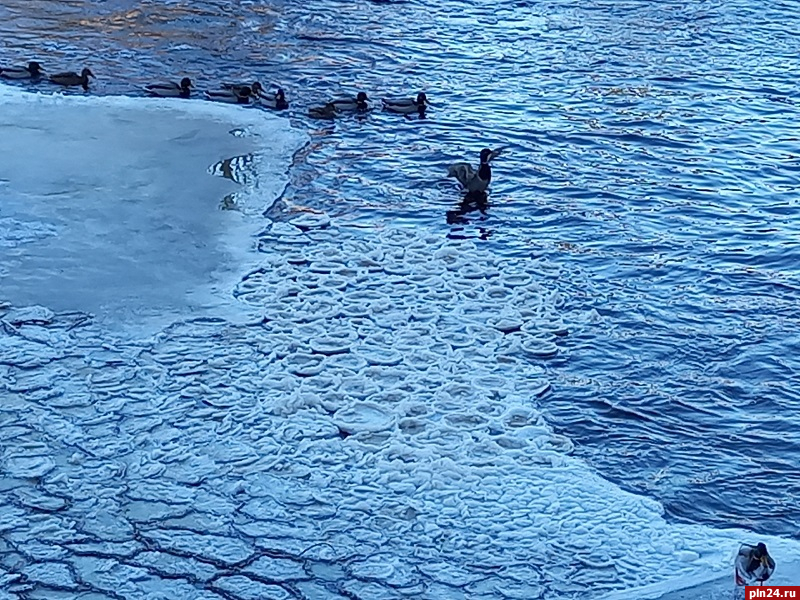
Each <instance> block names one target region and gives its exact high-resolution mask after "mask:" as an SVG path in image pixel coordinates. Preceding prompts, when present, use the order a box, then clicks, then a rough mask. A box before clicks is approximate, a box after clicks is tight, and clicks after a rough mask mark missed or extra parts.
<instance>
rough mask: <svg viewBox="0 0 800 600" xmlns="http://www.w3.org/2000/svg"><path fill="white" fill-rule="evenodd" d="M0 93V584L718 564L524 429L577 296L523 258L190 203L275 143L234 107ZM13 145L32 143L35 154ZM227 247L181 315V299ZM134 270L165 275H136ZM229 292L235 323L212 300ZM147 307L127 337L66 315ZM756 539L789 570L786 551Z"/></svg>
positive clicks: (668, 580) (487, 591)
mask: <svg viewBox="0 0 800 600" xmlns="http://www.w3.org/2000/svg"><path fill="white" fill-rule="evenodd" d="M0 103H2V104H3V109H4V110H3V117H2V119H3V121H2V122H3V123H4V125H3V127H4V130H7V129H8V128H9V127H14V128H18V129H19V128H22V129H24V131H22V132H18V133H19V136H20V137H19V138H17V139H24V140H25V143H24V144H18V145H19V146H20V147H19V148H17V151H18V156H16V157H14V158H13V159H11V162H10V163H7V164H13V165H14V168H13V169H11V170H10V171H5V172H3V175H2V177H3V178H4V180H5V182H4V184H3V190H4V195H3V197H4V200H3V204H2V211H3V212H2V218H3V219H5V220H6V221H5V223H7V224H8V226H7V227H6V226H4V229H3V236H4V237H3V238H2V240H3V252H4V253H6V252H7V253H9V255H11V256H16V258H14V260H10V261H8V262H7V261H6V260H4V261H3V268H4V269H6V270H7V273H6V272H4V273H3V279H2V282H3V283H2V288H0V289H2V294H3V298H4V299H6V300H8V301H9V303H8V304H5V305H3V308H2V309H0V321H2V328H1V329H0V386H2V387H0V390H2V402H0V469H2V474H1V475H0V534H2V535H1V536H0V598H2V599H4V598H31V599H33V598H37V599H38V598H79V597H83V596H81V594H84V593H85V594H86V595H85V597H86V598H92V599H103V598H125V599H132V600H133V599H143V598H146V599H151V598H152V599H156V598H171V599H178V600H181V599H186V600H195V599H209V600H210V599H221V598H234V599H246V600H249V599H255V598H258V599H270V598H274V599H282V598H309V599H318V598H319V599H323V598H324V599H328V598H331V599H338V598H361V599H364V600H372V599H375V600H382V599H397V598H415V599H430V600H434V599H436V600H441V599H476V600H489V599H497V600H499V599H505V598H511V599H520V600H521V599H534V598H601V597H603V596H604V595H605V596H606V597H607V598H609V599H611V598H640V597H656V596H658V595H663V594H665V593H670V592H674V590H676V589H678V588H680V587H685V584H686V583H687V582H688V583H691V584H692V585H693V586H695V587H694V588H693V589H694V590H695V591H696V592H697V593H698V594H700V595H698V596H686V597H687V598H688V597H693V598H694V597H696V598H712V597H714V596H713V595H707V596H704V595H702V594H704V593H706V592H704V591H703V590H704V589H706V588H704V587H703V585H706V586H708V585H712V587H713V585H714V584H713V582H714V581H715V580H718V579H719V578H720V577H722V578H725V577H727V578H728V580H730V577H731V569H730V564H731V562H730V561H731V557H732V552H734V551H735V549H736V548H738V545H739V542H740V541H742V540H743V539H752V537H753V536H752V535H751V534H749V533H748V532H743V531H733V530H730V531H718V530H713V529H710V528H707V527H703V526H691V525H677V524H670V523H668V522H667V521H666V520H665V519H664V518H663V514H662V512H663V511H662V508H661V506H660V505H659V504H658V503H657V502H655V501H653V500H651V499H648V498H645V497H641V496H636V495H633V494H630V493H627V492H624V491H622V490H620V489H619V488H618V487H616V486H614V485H612V484H611V483H609V482H607V481H605V480H604V479H602V478H601V477H599V476H598V475H597V474H596V473H594V472H593V471H592V470H591V469H589V467H588V466H587V465H586V464H584V463H583V462H581V461H580V460H578V459H576V458H574V457H572V456H571V451H572V444H571V442H570V440H569V439H568V438H566V437H564V436H561V435H557V434H555V433H554V432H553V430H552V429H551V428H550V426H549V425H548V423H547V421H546V419H545V414H546V405H545V403H546V396H543V394H544V393H545V392H546V391H547V390H548V389H549V388H550V386H551V381H550V375H549V372H548V369H547V363H548V361H549V360H551V357H552V356H554V355H556V356H557V355H558V354H559V353H561V352H563V347H562V346H561V344H562V340H563V336H564V335H565V334H568V335H574V334H578V333H580V331H581V328H583V327H586V326H587V324H590V323H592V322H593V321H594V320H596V319H598V318H600V317H599V316H598V315H597V314H596V313H594V312H585V313H584V312H581V311H578V310H575V309H571V308H569V306H570V303H569V302H567V299H565V298H563V297H561V296H560V295H559V294H558V293H557V292H556V291H555V290H552V289H549V288H548V286H547V285H544V284H543V283H541V282H542V281H545V280H544V278H543V277H542V274H543V273H548V272H550V271H551V270H552V269H553V267H552V266H551V265H549V264H548V263H547V262H546V261H543V260H533V259H529V260H519V259H505V258H502V257H499V256H497V255H496V254H493V253H492V252H491V250H490V249H488V248H487V247H486V246H485V245H480V244H476V243H473V242H471V241H453V240H448V239H446V238H445V237H444V236H443V235H439V234H435V233H431V232H426V231H423V230H418V229H410V228H402V227H396V226H393V225H392V224H391V223H377V222H376V223H375V225H374V228H372V229H365V228H364V227H363V226H360V227H355V226H348V225H346V224H339V223H337V222H336V221H335V220H332V219H329V218H327V216H325V215H298V216H297V217H296V218H294V219H291V220H290V221H289V222H288V223H273V224H267V226H266V227H264V226H263V225H264V224H263V222H260V220H259V219H261V217H260V216H259V212H260V209H261V208H262V207H263V204H259V205H258V206H256V205H255V204H254V205H252V206H251V207H250V208H248V205H247V201H245V203H244V206H243V208H242V210H241V211H219V210H218V204H219V201H220V199H221V198H222V197H223V196H225V195H226V194H228V193H230V192H231V191H232V190H235V189H237V188H236V186H234V185H233V184H232V183H230V182H228V181H226V180H225V179H224V178H217V179H214V177H213V172H214V171H216V170H218V169H215V168H214V167H213V165H214V164H216V163H217V162H218V161H219V160H220V159H221V158H223V157H225V156H242V155H246V154H248V153H252V154H254V155H258V156H260V157H261V158H260V159H258V160H257V161H256V164H257V168H256V169H254V170H253V171H252V173H251V174H250V175H249V177H250V178H251V181H250V182H249V184H248V185H252V186H255V188H256V189H257V190H258V191H259V192H258V194H260V195H261V196H260V197H261V198H262V201H263V203H267V202H268V200H269V199H271V198H274V197H275V195H277V194H278V193H279V192H280V189H281V187H282V185H283V182H284V181H285V172H286V169H287V168H288V165H289V161H290V159H291V152H292V150H293V149H294V148H296V147H297V146H298V145H299V144H300V143H302V141H303V139H304V138H303V136H302V135H300V134H299V133H298V132H296V131H294V130H292V129H290V128H289V126H288V123H287V122H286V121H285V120H282V119H276V118H274V117H272V116H268V115H265V114H263V113H261V112H258V111H248V110H241V109H239V108H238V107H216V106H209V105H208V104H204V103H200V102H169V103H164V102H163V101H153V102H150V101H144V100H138V99H137V100H132V99H114V98H110V99H98V98H93V99H73V98H43V97H39V96H30V95H26V94H21V93H19V92H10V91H4V92H2V95H0ZM88 111H92V114H94V113H95V111H97V112H99V113H100V114H101V115H104V116H101V117H98V118H100V119H105V124H104V125H103V127H97V126H95V129H102V131H94V132H93V131H92V127H91V125H92V123H94V122H95V121H94V119H93V118H89V117H88V115H87V112H88ZM15 112H16V113H19V115H20V119H23V121H24V122H25V123H26V125H25V126H24V127H23V126H21V125H20V124H19V123H20V120H19V119H14V118H12V117H9V115H12V116H13V114H14V113H15ZM25 119H27V120H25ZM11 122H13V123H14V125H9V123H11ZM117 127H118V128H119V129H120V131H119V132H117V133H116V134H115V133H114V131H115V128H117ZM236 127H241V128H243V129H246V130H249V131H251V133H252V135H244V136H231V135H230V134H229V131H230V130H231V129H232V128H236ZM144 133H147V137H151V136H152V137H155V138H156V139H157V140H159V141H158V142H157V143H155V147H154V145H153V143H144V137H146V136H144ZM8 138H9V136H8V135H6V136H3V141H2V142H0V144H2V145H3V146H2V147H3V151H4V153H8V152H9V150H10V149H12V148H13V147H14V143H13V142H10V141H9V139H8ZM121 139H124V140H125V142H126V145H125V149H122V146H123V144H122V142H121V141H119V140H121ZM276 140H277V141H276ZM40 146H41V148H39V147H40ZM109 147H112V148H114V149H115V152H116V151H117V150H119V152H120V155H119V156H117V155H114V156H105V153H106V150H107V148H109ZM58 148H69V152H68V154H69V155H70V156H69V157H65V156H62V155H63V154H67V152H65V151H58V150H57V149H58ZM42 156H48V159H47V160H48V161H52V162H51V163H49V164H56V165H60V166H58V167H57V168H56V169H55V172H53V173H51V172H49V171H48V168H46V167H44V168H41V169H39V170H41V173H39V176H38V177H37V176H36V175H37V169H36V168H34V167H33V166H31V164H30V161H31V160H37V157H39V159H41V157H42ZM77 156H82V157H84V158H86V159H88V162H89V163H91V164H93V165H95V166H96V168H94V169H88V170H87V168H86V167H85V166H84V167H81V166H80V165H85V163H86V161H85V160H84V161H78V160H77V159H76V158H75V157H77ZM23 157H27V159H26V160H23ZM6 166H7V165H6ZM4 168H5V166H4ZM209 168H210V170H211V171H212V173H208V172H207V171H208V170H209ZM223 170H224V169H223ZM15 172H19V173H23V174H24V175H25V177H21V179H19V181H20V183H19V184H17V183H15V179H14V177H12V176H10V175H9V174H6V173H11V174H13V173H15ZM129 173H130V176H129V175H128V174H129ZM258 194H256V195H255V196H248V198H249V200H248V201H250V202H255V200H254V198H255V197H258ZM112 198H116V199H115V200H114V202H115V203H116V204H117V205H120V206H118V207H117V208H118V209H117V210H114V209H112V208H110V207H108V206H107V204H108V203H109V202H111V199H112ZM143 198H146V201H145V200H143ZM125 202H127V203H128V204H129V205H125V206H124V207H122V205H123V204H124V203H125ZM76 204H79V205H81V206H79V208H77V209H75V210H78V211H79V212H80V214H81V217H80V219H79V220H78V221H77V222H79V223H83V224H84V225H85V226H84V228H82V229H73V227H74V226H75V222H73V221H72V220H71V219H73V218H74V211H73V208H74V207H75V205H76ZM122 220H124V222H121V221H122ZM163 222H168V223H169V224H170V225H169V227H170V228H171V230H170V231H164V232H161V233H159V232H158V231H156V232H153V229H157V226H156V225H157V223H163ZM137 228H138V229H139V230H147V231H148V234H147V235H145V234H144V233H141V237H138V238H137V241H135V242H134V241H133V240H129V241H128V242H125V243H127V244H128V245H127V246H125V248H126V250H127V252H129V253H130V252H132V251H133V249H135V250H136V251H137V252H141V255H142V256H143V259H142V263H141V264H142V265H151V270H153V271H155V273H152V272H151V271H149V270H147V269H143V271H142V272H141V273H139V274H138V275H136V274H132V275H131V276H130V277H129V278H128V276H127V275H125V274H126V273H128V267H127V266H125V267H124V268H123V267H122V266H121V265H123V264H125V263H124V254H125V253H118V252H117V253H115V251H116V250H117V249H118V246H117V244H118V243H123V242H122V241H121V240H119V239H117V238H120V237H123V238H124V237H125V236H126V235H127V236H129V237H136V235H138V234H136V231H135V230H136V229H137ZM178 230H180V231H178ZM10 231H11V232H12V233H11V234H9V232H10ZM108 231H110V232H111V233H110V234H109V233H107V232H108ZM231 231H233V232H234V233H235V235H230V234H231ZM245 231H246V232H247V235H244V234H243V232H245ZM255 231H258V232H259V233H258V247H259V248H261V252H262V253H261V254H260V255H258V256H257V257H256V259H255V261H256V262H254V261H253V258H252V256H251V255H249V254H248V250H249V248H251V247H254V246H255V244H253V243H252V239H251V238H250V236H251V235H252V234H253V232H255ZM179 234H180V235H179ZM104 235H108V236H109V237H110V238H111V239H106V240H103V245H102V246H100V245H99V242H97V237H98V236H100V237H102V236H104ZM150 235H152V237H148V236H150ZM48 240H49V241H48ZM237 243H238V244H240V247H239V248H238V249H237V246H236V244H237ZM37 244H38V245H39V250H37V251H34V250H32V249H31V250H30V251H29V250H28V249H27V248H34V247H36V245H37ZM187 246H191V247H187ZM87 248H88V249H94V250H95V251H96V254H94V255H93V256H89V257H86V258H85V262H84V258H83V257H84V255H86V254H87V252H88V249H87ZM220 248H225V249H227V254H225V253H221V252H220ZM23 249H25V250H24V251H23ZM15 253H16V254H15ZM231 257H233V258H231ZM248 257H249V258H248ZM237 258H238V259H241V260H237ZM245 263H247V264H246V267H245ZM476 265H480V269H477V268H476ZM234 268H235V269H237V271H236V275H237V276H236V277H235V278H234V279H232V281H233V283H231V284H230V287H229V288H225V287H224V285H223V284H222V283H220V284H219V285H218V288H217V291H216V292H215V293H216V294H217V295H218V296H219V297H220V298H222V296H224V295H227V300H225V301H223V300H220V301H219V304H218V305H217V306H216V307H214V306H211V307H209V306H206V308H204V309H203V312H202V314H201V316H203V317H206V318H196V317H197V316H198V313H197V312H196V310H195V308H196V307H195V306H193V305H192V303H191V301H186V300H185V294H187V293H189V294H191V293H192V292H195V291H196V290H197V289H198V288H204V287H205V286H206V285H207V281H208V279H209V277H210V276H211V275H212V274H216V273H218V272H219V271H220V269H222V271H224V272H228V273H230V272H231V271H232V270H233V269H234ZM58 269H72V272H73V273H75V274H76V275H74V276H73V277H75V278H77V280H73V279H70V277H69V276H67V275H65V274H61V272H60V271H59V270H58ZM118 269H122V271H123V273H122V274H120V273H119V272H118ZM20 274H22V275H20ZM26 277H27V279H26ZM81 277H82V278H83V279H80V278H81ZM137 277H138V279H137ZM156 277H161V278H162V279H164V280H168V281H169V285H167V286H166V289H165V290H159V289H147V290H145V291H146V294H144V293H142V294H141V295H140V293H139V292H140V291H141V290H142V288H143V287H146V288H158V285H156V284H157V281H156V279H154V278H156ZM215 277H216V275H215ZM229 280H230V279H225V278H219V280H218V281H220V282H224V281H229ZM190 298H192V296H191V295H190ZM228 304H235V305H236V306H239V307H240V308H241V309H242V310H243V311H244V314H250V315H253V318H252V319H249V320H244V321H242V320H229V319H227V318H213V317H220V316H222V317H227V316H228V315H229V311H230V309H229V308H228ZM31 305H39V306H38V307H36V306H31ZM104 311H105V312H104ZM163 311H166V312H168V313H169V315H170V324H169V325H168V326H166V327H164V328H163V330H161V331H158V332H157V333H156V334H155V335H150V334H149V332H147V334H145V333H146V332H139V334H138V335H134V332H132V330H131V329H126V330H125V331H118V330H116V329H115V328H114V327H113V323H112V324H107V323H106V322H104V321H103V320H102V319H100V320H94V321H93V320H90V319H86V318H85V317H84V316H83V315H84V314H85V313H87V312H98V313H100V314H106V315H108V320H109V321H111V320H113V319H116V318H118V317H119V315H122V318H125V319H129V320H130V318H131V315H139V314H145V315H149V314H151V313H161V312H163ZM759 539H764V540H765V541H766V542H767V544H768V546H769V548H770V551H771V552H772V553H773V555H774V556H775V558H776V561H777V563H778V570H777V573H776V577H778V576H780V577H786V576H788V571H787V570H783V571H782V569H785V567H784V565H788V564H789V563H790V562H791V559H792V557H794V556H796V555H797V548H798V546H797V544H796V543H795V542H791V541H786V540H776V539H770V538H763V537H762V538H759ZM720 581H721V580H720ZM707 582H712V584H708V583H707ZM727 589H728V592H729V591H730V587H728V588H727ZM709 593H712V594H713V593H714V592H713V591H712V592H709ZM674 597H675V598H677V597H682V596H674ZM669 598H670V599H671V598H673V596H669Z"/></svg>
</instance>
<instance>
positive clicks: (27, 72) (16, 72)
mask: <svg viewBox="0 0 800 600" xmlns="http://www.w3.org/2000/svg"><path fill="white" fill-rule="evenodd" d="M42 75H46V73H45V72H44V71H43V70H42V65H40V64H39V63H38V62H36V61H35V60H33V61H31V62H29V63H28V66H27V67H3V68H0V77H5V78H6V79H39V77H41V76H42Z"/></svg>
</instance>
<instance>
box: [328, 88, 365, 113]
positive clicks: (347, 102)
mask: <svg viewBox="0 0 800 600" xmlns="http://www.w3.org/2000/svg"><path fill="white" fill-rule="evenodd" d="M367 100H369V98H367V94H366V93H365V92H358V95H357V96H356V97H355V98H337V99H336V100H332V101H331V102H329V104H333V106H334V107H335V108H336V110H367V108H369V106H368V105H367Z"/></svg>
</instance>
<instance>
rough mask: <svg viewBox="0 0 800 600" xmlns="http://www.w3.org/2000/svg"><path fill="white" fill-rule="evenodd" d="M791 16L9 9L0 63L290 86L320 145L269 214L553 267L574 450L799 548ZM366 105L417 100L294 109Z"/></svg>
mask: <svg viewBox="0 0 800 600" xmlns="http://www.w3.org/2000/svg"><path fill="white" fill-rule="evenodd" d="M796 8H797V5H796V3H789V2H773V3H766V2H756V1H754V0H732V1H729V2H720V1H704V2H693V3H685V2H677V1H673V0H667V1H660V2H649V1H644V0H641V1H621V0H620V1H614V2H601V1H584V2H566V1H553V2H545V3H536V4H534V3H530V2H526V1H521V0H520V1H504V0H500V1H496V2H493V3H474V2H464V1H457V0H442V1H441V2H438V3H430V2H419V1H417V0H409V1H404V2H367V1H366V0H359V1H358V2H338V1H334V0H325V1H322V0H318V1H314V2H307V3H299V2H281V1H280V0H274V1H273V0H271V1H270V2H263V1H261V0H255V1H253V2H248V3H245V2H242V3H239V2H225V1H221V0H207V1H204V2H200V1H196V2H173V3H162V2H155V1H152V2H150V1H134V0H109V1H106V2H102V3H98V2H93V1H91V0H71V1H70V2H59V3H53V2H47V1H38V0H5V1H4V2H3V5H2V6H0V34H1V35H0V58H2V61H3V63H4V64H6V63H16V62H25V61H27V60H29V59H32V58H36V59H39V60H40V62H42V63H43V64H44V65H45V67H46V68H48V69H49V70H51V71H53V70H61V69H66V68H69V69H77V70H79V69H80V68H81V67H82V66H83V65H84V64H87V65H89V66H90V67H91V68H92V70H93V71H94V72H95V73H96V74H97V75H98V81H97V83H96V85H94V87H93V89H92V93H97V94H112V93H113V94H119V93H122V94H136V93H137V92H136V90H137V89H138V88H139V86H141V85H142V84H144V83H148V82H151V81H153V80H160V79H163V78H165V77H169V78H179V77H180V76H183V75H188V76H190V77H192V78H193V79H194V80H195V81H196V83H197V85H198V87H200V88H201V89H202V88H205V87H210V86H213V85H214V84H215V83H216V82H218V81H219V80H222V79H230V78H233V77H236V78H245V79H249V78H250V77H253V76H255V77H256V78H258V79H260V80H261V81H262V82H272V83H278V84H280V85H282V86H283V87H284V88H285V89H286V90H287V95H288V97H289V100H290V102H291V103H292V110H291V111H290V113H291V114H292V118H293V121H294V122H295V124H296V125H298V126H300V127H303V128H310V131H311V135H312V143H311V145H310V146H309V147H308V148H307V149H306V150H304V151H303V152H301V153H300V154H299V155H298V156H297V157H296V160H295V166H294V169H293V173H292V183H291V185H290V187H289V189H288V190H287V192H286V194H285V196H284V198H283V199H282V200H281V202H280V203H278V204H277V205H276V206H275V207H274V208H273V209H272V211H271V216H272V217H276V216H279V215H280V214H281V212H282V211H287V210H289V209H290V208H291V207H297V206H302V207H314V206H319V205H324V206H325V208H326V210H327V211H328V212H329V213H331V214H333V215H335V216H338V217H339V218H341V219H347V220H349V221H354V220H355V221H360V222H363V223H365V224H373V223H380V222H383V221H391V222H395V223H397V222H402V223H405V224H406V225H407V226H409V227H417V228H425V229H429V230H431V231H434V232H438V233H440V234H441V235H442V236H447V235H449V236H452V237H470V238H475V239H476V240H477V241H479V243H482V244H486V245H488V246H489V247H491V248H492V250H493V251H494V252H496V253H497V254H498V255H505V256H515V257H524V256H531V257H540V258H541V257H544V258H546V259H547V260H548V261H549V262H550V264H551V265H552V269H551V270H549V271H548V272H547V273H544V274H543V278H545V279H546V283H547V285H548V286H550V288H552V289H555V290H559V291H562V292H563V297H564V299H565V300H564V305H563V310H564V311H565V312H567V311H569V312H574V313H576V314H591V311H596V315H595V317H594V319H593V320H592V321H591V323H592V324H590V325H585V326H583V327H581V328H579V329H578V330H576V331H573V332H572V334H571V335H570V336H569V337H568V338H566V339H565V340H564V342H563V344H562V348H563V349H564V350H565V351H564V352H563V353H562V354H561V355H560V357H559V358H557V359H555V360H553V361H551V362H549V363H548V370H549V373H548V375H549V377H550V378H551V379H552V380H553V381H554V386H553V390H552V392H551V393H550V394H549V395H547V396H546V397H545V398H543V399H542V400H541V403H542V406H543V407H544V409H545V411H546V413H547V416H548V418H549V421H550V422H551V423H553V424H554V425H555V426H556V427H557V428H558V429H559V430H560V432H562V433H564V434H565V435H567V436H568V437H569V438H571V439H572V440H573V441H575V443H576V446H577V450H576V452H577V453H578V454H579V455H580V456H582V457H583V458H585V459H586V460H587V461H588V462H590V463H591V464H592V465H593V466H594V467H595V468H596V469H597V470H598V471H599V472H600V473H602V474H603V475H604V476H606V477H608V478H609V479H611V480H612V481H614V482H616V483H618V484H619V485H620V486H622V487H624V488H626V489H629V490H632V491H635V492H638V493H642V494H645V495H648V496H650V497H652V498H655V499H657V500H659V501H660V502H662V503H663V505H664V506H665V508H666V510H667V512H668V514H669V515H670V516H671V518H674V519H676V520H680V521H685V522H699V523H706V524H712V525H717V526H737V527H746V528H751V529H754V530H756V531H759V532H764V533H775V534H779V535H784V536H797V535H800V525H799V524H800V501H798V498H799V497H800V493H798V492H800V477H799V476H798V471H797V468H796V466H797V464H800V415H798V407H800V394H799V393H798V391H797V385H796V382H797V381H798V379H799V378H798V374H799V373H800V358H798V354H799V352H798V351H800V337H799V336H798V334H797V331H798V329H800V311H798V309H797V306H798V300H800V266H798V265H800V260H798V259H800V250H798V244H797V239H798V236H799V235H800V206H799V205H798V201H797V197H796V195H795V194H794V190H795V189H796V188H797V187H798V184H800V161H798V157H797V155H796V154H794V153H795V152H796V148H797V142H798V139H797V137H796V123H797V121H798V110H797V103H796V102H797V100H796V98H797V96H798V89H797V84H796V76H795V74H796V73H797V72H798V69H800V59H799V58H798V53H797V49H798V47H800V35H799V34H798V33H797V32H798V31H800V17H798V13H797V10H796ZM42 87H43V88H44V89H48V88H47V86H46V85H43V86H42ZM358 90H365V91H367V92H368V93H369V94H370V95H371V96H372V97H373V98H379V97H380V96H381V95H384V94H385V95H396V94H407V95H411V94H415V93H416V92H417V91H418V90H424V91H426V92H427V94H428V96H429V98H430V99H431V101H432V102H433V104H434V109H433V110H432V111H431V113H430V114H429V116H428V118H427V119H425V120H418V119H416V118H414V119H404V118H402V117H398V116H396V115H385V114H381V113H379V112H376V113H372V114H369V115H366V116H363V117H358V118H349V119H344V120H341V121H337V122H336V123H333V124H330V123H327V122H323V123H322V124H320V123H319V122H310V121H307V120H306V119H305V117H304V113H305V110H306V109H307V107H308V106H310V105H312V104H314V103H318V102H320V101H323V100H325V99H326V98H328V97H330V96H333V95H338V94H340V93H354V92H355V91H358ZM497 146H507V147H508V149H507V151H506V152H505V153H504V154H503V155H502V156H501V158H499V159H498V160H497V161H496V164H495V180H494V183H493V185H492V193H491V205H490V207H489V209H488V211H487V212H486V214H481V213H479V212H466V211H460V210H459V207H458V194H457V193H456V190H455V188H454V187H453V185H452V182H451V181H447V180H445V179H443V178H442V175H443V174H444V165H446V164H447V163H448V162H449V161H451V160H453V159H458V160H461V159H469V160H471V161H472V162H476V160H477V154H478V151H479V150H480V148H482V147H492V148H493V147H497ZM462 212H463V214H461V213H462Z"/></svg>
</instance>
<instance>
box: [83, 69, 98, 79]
mask: <svg viewBox="0 0 800 600" xmlns="http://www.w3.org/2000/svg"><path fill="white" fill-rule="evenodd" d="M81 77H83V78H84V79H86V78H87V77H92V78H93V79H96V77H95V76H94V73H92V71H91V70H90V69H89V68H88V67H84V68H83V71H81Z"/></svg>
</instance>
